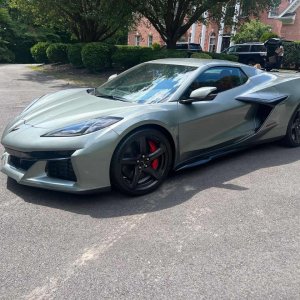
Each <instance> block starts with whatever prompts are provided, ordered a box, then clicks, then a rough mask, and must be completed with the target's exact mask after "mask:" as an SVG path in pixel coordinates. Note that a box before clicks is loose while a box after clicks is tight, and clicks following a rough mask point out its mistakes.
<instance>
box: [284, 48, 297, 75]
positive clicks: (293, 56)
mask: <svg viewBox="0 0 300 300" xmlns="http://www.w3.org/2000/svg"><path fill="white" fill-rule="evenodd" d="M283 47H284V57H283V65H284V67H286V68H289V69H296V70H298V69H299V67H300V42H289V43H284V44H283Z"/></svg>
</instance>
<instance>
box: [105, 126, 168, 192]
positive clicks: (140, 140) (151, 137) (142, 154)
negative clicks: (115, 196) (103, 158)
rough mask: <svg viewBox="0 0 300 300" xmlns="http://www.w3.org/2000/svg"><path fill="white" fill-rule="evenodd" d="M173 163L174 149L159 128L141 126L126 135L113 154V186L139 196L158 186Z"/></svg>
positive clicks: (111, 169) (111, 174)
mask: <svg viewBox="0 0 300 300" xmlns="http://www.w3.org/2000/svg"><path fill="white" fill-rule="evenodd" d="M171 167H172V150H171V146H170V143H169V141H168V139H167V138H166V136H165V135H164V134H162V133H161V132H160V131H158V130H156V129H140V130H138V131H136V132H133V133H131V134H130V135H128V136H127V137H125V138H124V139H123V140H122V141H121V142H120V144H119V145H118V147H117V148H116V151H115V153H114V155H113V158H112V163H111V168H110V176H111V182H112V186H113V187H115V188H117V189H118V190H120V191H121V192H123V193H126V194H129V195H133V196H138V195H144V194H148V193H150V192H152V191H154V190H155V189H157V188H158V187H159V186H160V185H161V183H162V182H163V181H164V179H165V178H166V176H167V175H168V173H169V171H170V169H171Z"/></svg>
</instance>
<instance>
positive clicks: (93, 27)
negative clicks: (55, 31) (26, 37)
mask: <svg viewBox="0 0 300 300" xmlns="http://www.w3.org/2000/svg"><path fill="white" fill-rule="evenodd" d="M10 3H11V6H12V7H13V8H16V9H18V10H20V11H21V12H22V14H23V15H25V16H28V17H31V18H33V20H34V23H35V24H36V25H39V26H45V25H46V26H50V27H52V28H61V29H65V28H67V29H68V30H69V31H70V32H71V33H72V34H73V35H74V36H75V37H76V39H77V40H79V41H81V42H93V41H104V40H106V39H108V38H111V37H112V36H114V35H115V34H117V33H118V32H119V31H121V32H123V31H124V29H126V28H128V26H129V24H131V23H132V19H133V14H132V10H131V9H130V8H129V7H128V5H126V1H124V0H111V1H107V0H81V1H70V0H31V1H28V0H10Z"/></svg>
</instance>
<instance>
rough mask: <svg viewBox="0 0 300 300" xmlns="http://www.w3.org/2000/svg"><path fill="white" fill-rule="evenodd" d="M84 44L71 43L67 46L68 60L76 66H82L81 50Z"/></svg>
mask: <svg viewBox="0 0 300 300" xmlns="http://www.w3.org/2000/svg"><path fill="white" fill-rule="evenodd" d="M83 46H84V44H71V45H69V47H68V60H69V62H70V64H71V65H72V66H74V67H76V68H81V67H83V62H82V57H81V51H82V48H83Z"/></svg>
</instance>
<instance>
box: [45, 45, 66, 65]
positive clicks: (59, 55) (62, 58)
mask: <svg viewBox="0 0 300 300" xmlns="http://www.w3.org/2000/svg"><path fill="white" fill-rule="evenodd" d="M67 51H68V45H67V44H63V43H54V44H51V45H50V46H49V47H48V48H47V50H46V54H47V58H48V60H49V61H50V62H52V63H67V62H68V55H67Z"/></svg>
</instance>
